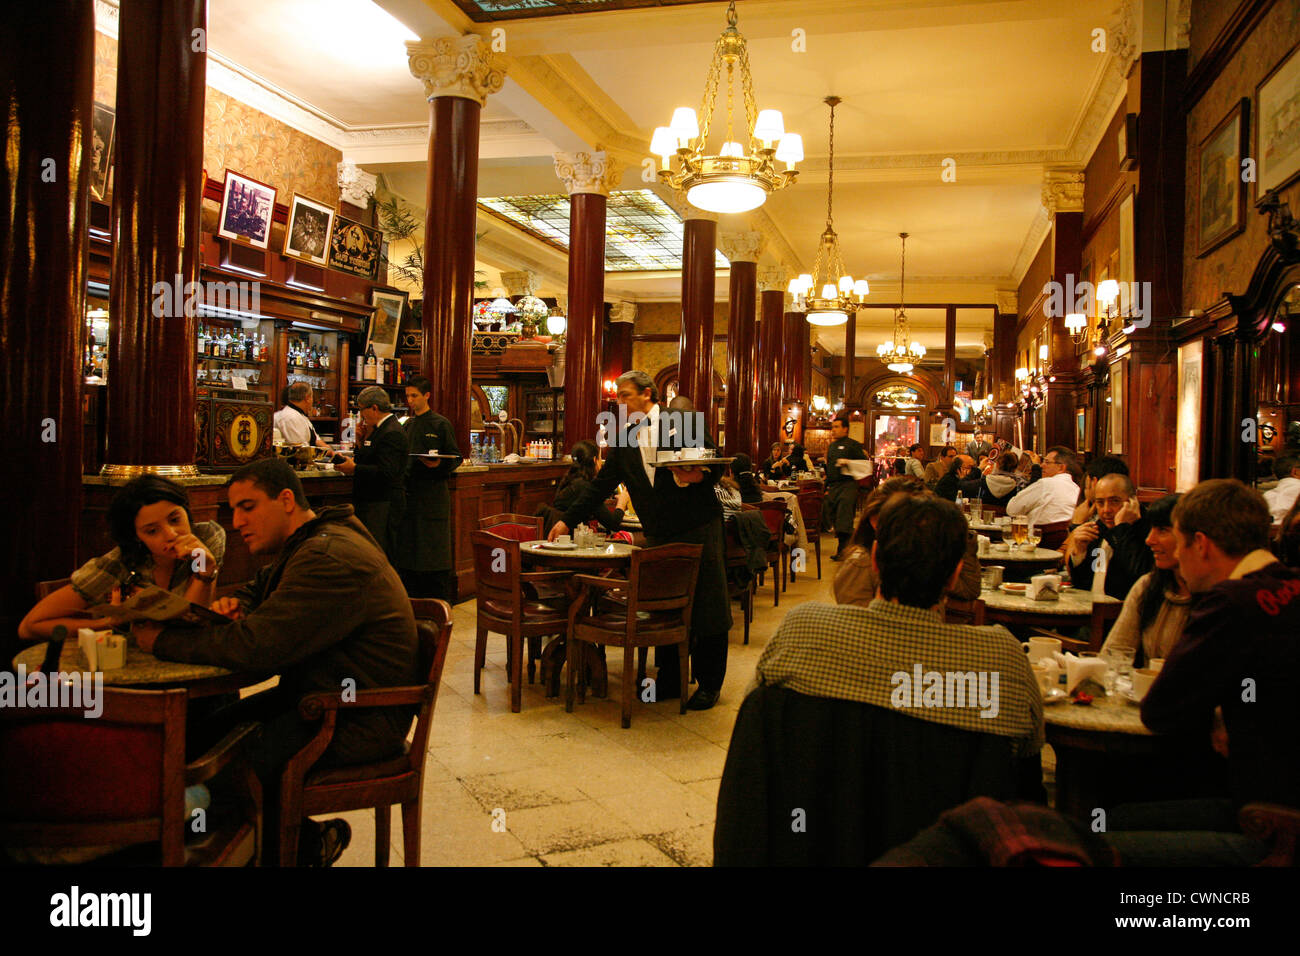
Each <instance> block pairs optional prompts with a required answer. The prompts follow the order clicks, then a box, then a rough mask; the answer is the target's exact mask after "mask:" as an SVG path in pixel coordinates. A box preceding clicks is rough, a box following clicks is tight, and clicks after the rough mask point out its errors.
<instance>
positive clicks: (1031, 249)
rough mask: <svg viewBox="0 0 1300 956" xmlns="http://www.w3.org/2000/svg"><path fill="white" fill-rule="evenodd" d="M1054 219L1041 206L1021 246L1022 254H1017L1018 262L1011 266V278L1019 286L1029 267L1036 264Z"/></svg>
mask: <svg viewBox="0 0 1300 956" xmlns="http://www.w3.org/2000/svg"><path fill="white" fill-rule="evenodd" d="M1051 228H1052V220H1051V217H1050V216H1048V214H1047V210H1046V209H1045V208H1044V207H1042V206H1039V207H1038V215H1036V216H1035V217H1034V221H1033V222H1032V223H1030V225H1029V232H1027V233H1026V234H1025V241H1024V242H1023V243H1022V244H1021V246H1020V254H1019V255H1017V256H1016V264H1015V265H1014V266H1012V268H1011V279H1012V281H1013V282H1014V283H1015V284H1016V286H1017V288H1018V287H1019V286H1020V282H1021V280H1022V279H1024V277H1025V273H1026V272H1028V271H1029V267H1030V266H1031V265H1033V264H1034V257H1035V256H1036V255H1038V250H1039V249H1040V248H1041V247H1042V245H1043V240H1044V239H1046V238H1047V234H1048V232H1050V231H1051Z"/></svg>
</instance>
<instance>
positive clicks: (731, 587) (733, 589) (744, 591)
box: [723, 521, 758, 644]
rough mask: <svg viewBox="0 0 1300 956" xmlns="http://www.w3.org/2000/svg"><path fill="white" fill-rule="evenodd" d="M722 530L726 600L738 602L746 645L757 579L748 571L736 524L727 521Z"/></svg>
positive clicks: (752, 613)
mask: <svg viewBox="0 0 1300 956" xmlns="http://www.w3.org/2000/svg"><path fill="white" fill-rule="evenodd" d="M724 528H725V530H726V540H725V543H724V545H723V547H724V551H723V558H724V560H725V562H726V571H727V598H728V599H729V600H732V601H735V600H737V599H739V601H740V611H741V615H742V616H743V619H744V622H745V643H746V644H748V643H749V624H750V622H751V621H753V620H754V592H755V591H757V590H758V579H757V578H755V577H754V575H753V574H751V573H750V571H749V561H748V558H747V556H746V554H745V548H744V546H743V545H742V544H741V543H740V537H739V535H737V533H736V523H735V522H734V521H728V522H726V524H725V525H724ZM741 582H743V583H741Z"/></svg>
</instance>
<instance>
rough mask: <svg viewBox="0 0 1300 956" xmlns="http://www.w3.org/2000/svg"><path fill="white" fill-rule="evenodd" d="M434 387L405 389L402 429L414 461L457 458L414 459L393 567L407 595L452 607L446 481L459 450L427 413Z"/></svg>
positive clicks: (445, 425) (445, 427)
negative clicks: (431, 454)
mask: <svg viewBox="0 0 1300 956" xmlns="http://www.w3.org/2000/svg"><path fill="white" fill-rule="evenodd" d="M432 389H433V385H432V383H431V382H430V381H429V380H428V379H427V378H425V377H424V376H423V375H416V376H415V377H414V378H411V379H409V380H408V381H407V383H406V404H407V406H408V407H409V408H410V409H411V417H410V418H408V419H407V420H406V422H405V423H404V424H403V426H402V428H403V429H404V430H405V432H406V442H407V445H408V447H409V448H410V453H411V454H412V455H424V454H427V453H429V452H438V453H440V454H443V455H453V456H455V457H453V458H432V459H431V458H416V459H413V460H412V462H411V466H410V470H409V471H408V472H407V476H406V511H405V513H404V514H403V515H402V517H401V518H400V519H399V521H398V523H397V533H396V548H397V551H396V557H395V559H394V561H393V564H394V565H396V567H397V572H398V574H400V575H401V576H402V583H403V584H405V585H406V593H407V594H409V595H410V596H411V597H418V598H442V599H443V600H444V601H450V600H451V596H452V587H451V492H450V491H448V490H447V479H448V478H450V477H451V473H452V472H453V471H455V470H456V469H457V468H459V467H460V462H461V458H460V448H459V447H458V446H457V445H456V434H455V432H454V431H452V427H451V422H449V421H448V420H447V419H445V418H443V417H442V416H441V415H439V414H438V413H437V412H435V411H433V409H431V408H430V407H429V392H430V391H432Z"/></svg>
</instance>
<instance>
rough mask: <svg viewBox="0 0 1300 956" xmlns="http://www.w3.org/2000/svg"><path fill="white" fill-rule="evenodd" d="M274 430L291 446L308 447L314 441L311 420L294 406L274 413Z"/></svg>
mask: <svg viewBox="0 0 1300 956" xmlns="http://www.w3.org/2000/svg"><path fill="white" fill-rule="evenodd" d="M275 428H276V430H277V431H279V433H280V437H282V438H283V439H284V440H285V441H286V442H288V443H289V444H291V445H310V444H311V443H312V442H313V440H314V439H313V436H312V431H313V429H312V424H311V419H309V418H308V417H307V416H306V415H305V414H303V411H302V409H301V408H298V407H297V406H296V405H286V406H284V408H282V409H280V410H279V411H277V412H276V413H275Z"/></svg>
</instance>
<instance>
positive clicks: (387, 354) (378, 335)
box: [366, 289, 406, 359]
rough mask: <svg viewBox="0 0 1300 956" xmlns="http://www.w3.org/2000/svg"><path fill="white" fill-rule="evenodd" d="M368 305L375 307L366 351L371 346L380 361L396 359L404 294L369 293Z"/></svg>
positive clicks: (404, 307)
mask: <svg viewBox="0 0 1300 956" xmlns="http://www.w3.org/2000/svg"><path fill="white" fill-rule="evenodd" d="M370 304H371V305H373V306H374V307H375V311H374V313H373V314H372V315H371V317H370V330H369V332H368V333H367V335H366V349H367V350H369V349H370V347H371V346H372V345H373V346H374V348H375V355H376V356H377V357H379V358H381V359H390V358H396V357H397V333H398V330H399V329H401V327H402V312H403V311H405V309H406V293H405V292H381V291H379V290H378V289H376V290H375V291H373V292H371V293H370Z"/></svg>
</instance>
